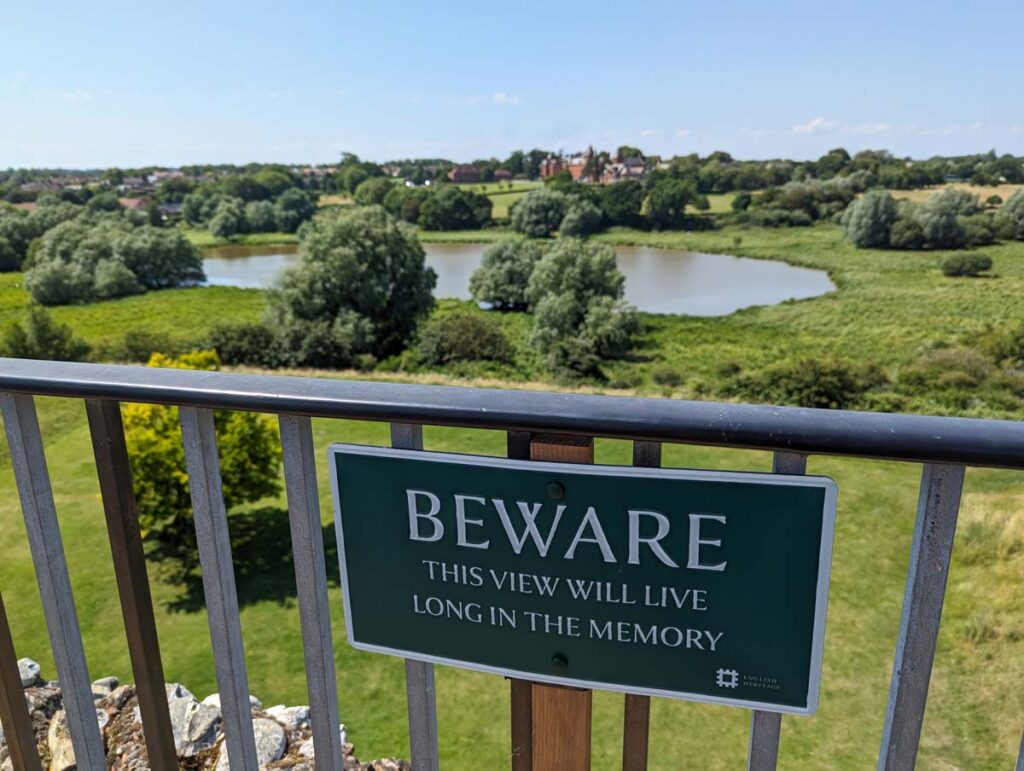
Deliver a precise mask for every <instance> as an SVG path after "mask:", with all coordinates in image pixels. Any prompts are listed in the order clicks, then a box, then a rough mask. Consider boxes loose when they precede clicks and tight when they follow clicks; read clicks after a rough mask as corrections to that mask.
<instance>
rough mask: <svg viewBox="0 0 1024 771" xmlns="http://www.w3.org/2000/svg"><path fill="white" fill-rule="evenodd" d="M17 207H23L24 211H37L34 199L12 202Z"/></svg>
mask: <svg viewBox="0 0 1024 771" xmlns="http://www.w3.org/2000/svg"><path fill="white" fill-rule="evenodd" d="M11 205H12V206H13V207H14V208H15V209H21V210H22V211H29V212H30V211H35V208H36V205H35V203H33V202H32V201H26V202H24V203H15V204H11Z"/></svg>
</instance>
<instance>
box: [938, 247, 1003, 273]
mask: <svg viewBox="0 0 1024 771" xmlns="http://www.w3.org/2000/svg"><path fill="white" fill-rule="evenodd" d="M940 267H941V268H942V272H943V274H944V275H946V276H952V277H969V278H977V277H978V276H980V275H981V274H982V273H984V272H985V271H986V270H989V269H991V267H992V258H991V257H987V256H986V255H984V254H978V253H977V252H964V253H962V254H951V255H949V256H948V257H946V258H945V259H944V260H943V261H942V263H941V265H940Z"/></svg>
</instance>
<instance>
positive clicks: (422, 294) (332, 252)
mask: <svg viewBox="0 0 1024 771" xmlns="http://www.w3.org/2000/svg"><path fill="white" fill-rule="evenodd" d="M436 283H437V276H436V274H435V273H434V271H433V270H432V269H431V268H430V267H428V266H427V264H426V257H425V255H424V252H423V247H422V246H421V245H420V242H419V240H418V239H417V238H416V235H415V233H414V232H413V231H412V230H411V229H410V228H409V227H408V226H407V225H404V224H402V223H399V222H398V221H397V220H396V219H394V218H393V217H392V216H391V215H389V214H388V213H387V212H386V211H385V210H384V209H383V208H381V207H379V206H365V207H357V208H354V209H348V210H344V209H343V210H340V211H339V212H338V214H337V215H336V216H335V217H334V218H331V219H325V220H322V221H317V222H315V223H311V224H310V225H309V226H307V227H306V228H303V231H302V233H301V243H300V247H299V262H298V264H297V265H295V266H294V267H292V268H290V269H288V270H287V271H285V273H284V274H283V275H282V277H281V279H280V281H279V283H278V287H277V290H276V291H275V292H274V293H273V294H272V295H271V298H270V303H269V307H268V318H267V323H268V325H269V326H270V328H271V329H273V330H274V331H275V332H276V333H278V334H279V335H280V336H281V338H282V350H284V351H287V352H288V354H289V359H290V361H289V362H288V363H290V364H296V365H303V366H310V367H347V366H352V364H353V363H354V362H355V360H356V358H357V356H358V355H360V354H366V353H369V354H372V355H373V356H374V357H376V358H378V359H382V358H386V357H388V356H392V355H394V354H397V353H400V352H401V351H402V349H403V348H405V346H406V345H407V344H408V342H409V340H410V339H411V338H412V336H413V334H414V333H415V331H416V326H417V325H418V324H419V322H420V319H422V318H423V317H424V316H426V314H427V313H428V312H429V310H430V308H431V306H432V305H433V302H434V299H433V296H432V295H431V291H432V290H433V288H434V285H435V284H436Z"/></svg>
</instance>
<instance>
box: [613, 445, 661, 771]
mask: <svg viewBox="0 0 1024 771" xmlns="http://www.w3.org/2000/svg"><path fill="white" fill-rule="evenodd" d="M633 465H634V466H642V467H645V468H659V467H660V466H661V442H633ZM650 729H651V697H650V696H638V695H636V694H632V693H630V694H626V699H625V704H624V709H623V715H622V771H646V769H647V755H648V752H649V746H648V744H649V741H650Z"/></svg>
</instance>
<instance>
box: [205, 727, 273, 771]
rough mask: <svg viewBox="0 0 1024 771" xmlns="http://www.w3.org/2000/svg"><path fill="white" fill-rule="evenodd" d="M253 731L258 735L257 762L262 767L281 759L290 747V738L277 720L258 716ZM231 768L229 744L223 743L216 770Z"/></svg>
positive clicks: (226, 770) (221, 770) (227, 770)
mask: <svg viewBox="0 0 1024 771" xmlns="http://www.w3.org/2000/svg"><path fill="white" fill-rule="evenodd" d="M252 732H253V734H254V735H255V736H256V762H257V764H258V765H259V767H260V768H263V766H265V765H267V763H273V762H274V761H275V760H280V759H281V756H282V755H284V751H285V749H286V748H287V747H288V739H287V737H286V736H285V733H284V729H283V728H282V727H281V726H280V725H278V724H277V721H274V720H270V719H268V718H265V717H258V718H256V719H255V720H253V721H252ZM230 768H231V764H230V762H229V761H228V748H227V745H226V744H224V743H221V745H220V757H219V758H218V759H217V768H216V771H229V769H230Z"/></svg>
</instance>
